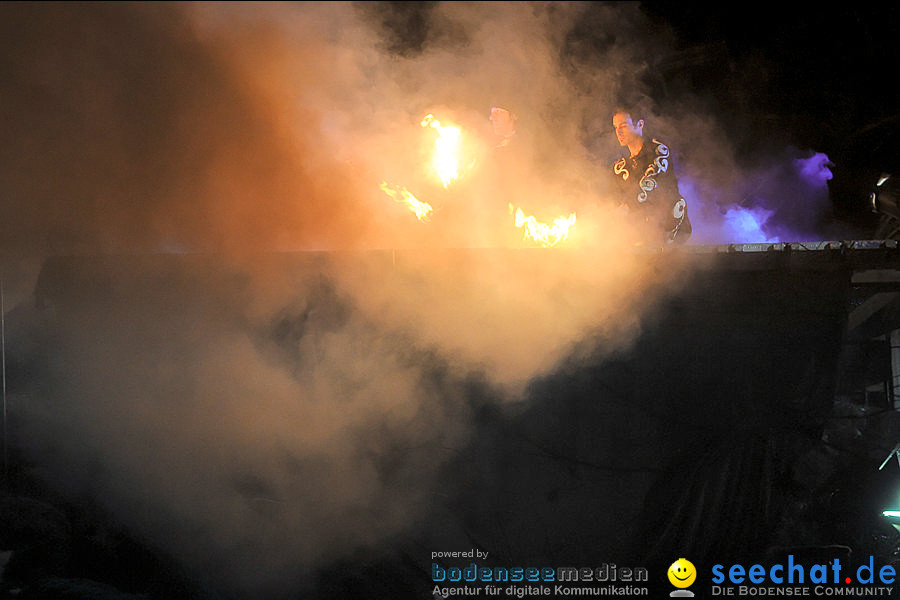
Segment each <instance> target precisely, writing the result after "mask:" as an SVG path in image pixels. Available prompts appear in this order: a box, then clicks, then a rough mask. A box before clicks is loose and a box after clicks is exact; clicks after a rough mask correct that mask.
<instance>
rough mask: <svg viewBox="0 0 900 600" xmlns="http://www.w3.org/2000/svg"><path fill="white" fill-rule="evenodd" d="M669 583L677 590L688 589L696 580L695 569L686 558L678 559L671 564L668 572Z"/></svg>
mask: <svg viewBox="0 0 900 600" xmlns="http://www.w3.org/2000/svg"><path fill="white" fill-rule="evenodd" d="M668 575H669V581H670V582H671V583H672V585H674V586H675V587H677V588H686V587H690V586H691V584H692V583H694V580H695V579H697V569H695V568H694V565H693V564H692V563H691V561H689V560H688V559H686V558H679V559H678V560H676V561H675V562H673V563H672V566H671V567H669V571H668Z"/></svg>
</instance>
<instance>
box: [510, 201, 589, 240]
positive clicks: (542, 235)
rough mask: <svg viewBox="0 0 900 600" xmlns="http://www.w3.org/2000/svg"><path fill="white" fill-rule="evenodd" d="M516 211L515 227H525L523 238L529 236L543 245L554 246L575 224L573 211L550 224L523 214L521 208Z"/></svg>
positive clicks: (567, 235)
mask: <svg viewBox="0 0 900 600" xmlns="http://www.w3.org/2000/svg"><path fill="white" fill-rule="evenodd" d="M509 211H510V212H512V211H513V205H512V204H510V205H509ZM515 211H516V227H524V228H525V238H526V239H527V238H531V239H533V240H534V241H536V242H537V243H539V244H541V245H542V246H545V247H550V246H555V245H556V244H558V243H560V242H561V241H563V240H565V239H566V238H567V237H569V230H570V229H571V228H572V226H573V225H575V213H571V214H570V215H569V216H568V217H557V218H556V219H554V220H553V224H552V225H548V224H546V223H541V222H540V221H538V220H537V219H536V218H534V217H533V216H528V217H526V216H525V213H523V212H522V209H521V208H517V209H515Z"/></svg>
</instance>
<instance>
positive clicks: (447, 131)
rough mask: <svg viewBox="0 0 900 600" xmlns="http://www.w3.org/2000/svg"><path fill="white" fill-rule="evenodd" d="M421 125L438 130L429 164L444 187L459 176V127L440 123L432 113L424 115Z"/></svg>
mask: <svg viewBox="0 0 900 600" xmlns="http://www.w3.org/2000/svg"><path fill="white" fill-rule="evenodd" d="M422 127H432V128H433V129H435V130H436V131H437V132H438V137H437V139H436V140H435V142H434V157H433V158H432V160H431V166H432V167H434V170H435V171H436V172H437V175H438V177H439V178H440V180H441V183H443V184H444V187H445V188H446V187H447V186H449V185H450V184H451V183H453V182H454V181H456V180H457V179H458V178H459V164H458V163H459V156H458V154H459V146H460V136H461V132H460V130H459V127H453V126H451V125H441V122H440V121H438V120H437V119H435V118H434V115H431V114H428V115H425V118H424V119H422Z"/></svg>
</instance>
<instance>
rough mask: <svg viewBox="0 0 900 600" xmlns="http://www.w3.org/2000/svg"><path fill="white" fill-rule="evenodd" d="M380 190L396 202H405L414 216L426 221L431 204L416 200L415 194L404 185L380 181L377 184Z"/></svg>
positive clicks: (429, 214) (429, 213)
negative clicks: (393, 184) (392, 184)
mask: <svg viewBox="0 0 900 600" xmlns="http://www.w3.org/2000/svg"><path fill="white" fill-rule="evenodd" d="M379 187H380V188H381V191H382V192H384V193H385V194H387V195H388V196H390V197H391V198H393V199H394V201H396V202H400V203H402V204H405V205H406V206H407V207H408V208H409V210H411V211H413V212H414V213H415V215H416V218H417V219H419V220H420V221H428V220H429V218H430V217H431V212H432V210H431V205H429V204H428V203H427V202H422V201H421V200H418V199H417V198H416V197H415V196H413V195H412V194H411V193H409V190H407V189H406V188H405V187H402V186H393V187H392V186H390V185H388V183H387V182H386V181H383V182H381V185H380V186H379Z"/></svg>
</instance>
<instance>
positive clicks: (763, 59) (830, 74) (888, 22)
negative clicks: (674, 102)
mask: <svg viewBox="0 0 900 600" xmlns="http://www.w3.org/2000/svg"><path fill="white" fill-rule="evenodd" d="M642 7H643V10H644V12H645V13H646V14H647V15H648V16H649V17H650V18H651V19H653V20H656V21H658V22H662V23H667V24H669V25H671V26H672V27H673V28H674V29H675V30H676V31H677V33H678V36H679V44H680V48H681V49H682V51H684V52H688V51H690V50H691V49H697V48H703V47H709V48H710V49H711V52H710V53H714V50H712V49H714V48H715V45H716V44H723V45H724V50H723V51H724V54H725V55H726V56H727V58H728V59H729V61H730V64H729V65H728V69H729V70H734V71H737V72H738V73H740V72H741V71H745V72H746V73H747V75H748V79H747V82H748V83H751V79H749V77H750V75H751V74H752V75H753V76H754V77H757V79H755V80H752V82H753V83H755V84H758V85H748V86H747V87H739V88H730V89H729V88H727V87H726V85H725V83H726V82H727V81H729V80H728V79H726V78H725V77H722V75H724V74H723V73H721V72H718V73H717V72H716V71H715V70H713V71H712V72H708V73H706V75H707V76H706V77H704V76H703V75H702V74H701V75H700V76H699V77H697V78H695V79H692V81H691V82H692V83H693V84H695V86H696V87H695V90H697V91H702V90H707V91H709V92H711V93H713V94H714V95H715V96H716V97H717V99H718V100H719V101H720V103H721V108H722V109H723V110H728V107H729V106H730V105H732V104H737V102H736V101H737V100H738V99H744V100H745V101H746V102H747V104H746V107H747V109H749V111H748V112H749V113H750V114H745V115H742V116H743V117H744V118H749V119H756V120H757V121H758V122H759V123H760V124H762V123H765V122H773V123H774V126H775V127H781V128H783V129H784V130H785V132H787V133H789V134H790V135H791V136H792V137H793V138H794V139H796V140H797V143H799V144H803V145H808V146H812V147H817V148H821V149H823V150H825V151H831V152H838V151H839V149H840V148H841V147H842V146H843V145H844V144H845V143H847V142H848V141H849V140H848V137H849V136H852V135H854V134H855V133H858V132H859V131H860V130H861V129H863V128H865V127H867V126H871V125H874V124H876V123H878V122H879V121H881V120H882V119H885V118H888V117H892V116H894V115H896V114H897V106H898V97H897V93H898V86H897V85H896V81H895V78H896V69H897V65H898V64H900V63H898V60H900V47H898V45H897V43H896V39H897V35H898V32H900V10H898V8H897V7H896V6H895V5H890V4H873V3H838V4H832V5H831V6H828V7H826V6H824V5H814V4H809V3H798V4H794V3H785V4H783V5H780V6H778V9H777V10H774V9H768V10H767V9H761V8H759V7H758V6H757V5H749V4H742V3H692V2H687V3H667V2H643V3H642ZM700 55H701V56H702V55H703V53H702V51H701V52H700ZM706 58H707V59H709V58H710V56H709V55H707V56H706ZM700 66H701V65H695V67H697V69H699V67H700ZM756 69H759V70H760V72H758V73H756V72H753V71H755V70H756ZM687 70H688V71H690V68H689V67H688V69H687ZM672 77H675V78H677V74H675V73H673V74H672Z"/></svg>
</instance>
